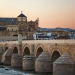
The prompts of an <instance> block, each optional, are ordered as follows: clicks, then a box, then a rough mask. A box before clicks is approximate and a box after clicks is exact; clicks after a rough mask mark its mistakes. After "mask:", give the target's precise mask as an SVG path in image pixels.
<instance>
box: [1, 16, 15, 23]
mask: <svg viewBox="0 0 75 75" xmlns="http://www.w3.org/2000/svg"><path fill="white" fill-rule="evenodd" d="M11 21H12V18H3V17H1V18H0V22H8V23H11ZM13 22H14V23H16V18H13Z"/></svg>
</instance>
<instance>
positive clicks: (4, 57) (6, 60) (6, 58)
mask: <svg viewBox="0 0 75 75" xmlns="http://www.w3.org/2000/svg"><path fill="white" fill-rule="evenodd" d="M11 56H12V50H11V49H10V48H9V49H7V50H6V51H5V52H4V54H3V55H2V59H1V62H2V63H3V64H4V65H11Z"/></svg>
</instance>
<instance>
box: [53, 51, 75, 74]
mask: <svg viewBox="0 0 75 75" xmlns="http://www.w3.org/2000/svg"><path fill="white" fill-rule="evenodd" d="M53 75H74V61H73V60H72V58H71V57H70V55H69V53H68V52H67V53H65V54H63V55H62V56H61V57H59V58H58V59H57V60H56V61H55V62H54V63H53Z"/></svg>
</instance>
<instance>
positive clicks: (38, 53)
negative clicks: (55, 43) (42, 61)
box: [36, 47, 43, 58]
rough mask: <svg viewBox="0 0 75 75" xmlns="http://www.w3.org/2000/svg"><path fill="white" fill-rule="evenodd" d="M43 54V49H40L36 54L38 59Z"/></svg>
mask: <svg viewBox="0 0 75 75" xmlns="http://www.w3.org/2000/svg"><path fill="white" fill-rule="evenodd" d="M42 52H43V49H42V48H41V47H39V48H38V50H37V52H36V58H37V57H38V56H39V55H40V54H41V53H42Z"/></svg>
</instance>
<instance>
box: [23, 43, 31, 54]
mask: <svg viewBox="0 0 75 75" xmlns="http://www.w3.org/2000/svg"><path fill="white" fill-rule="evenodd" d="M22 54H23V55H30V54H31V47H30V46H29V45H28V44H25V45H24V47H23V53H22Z"/></svg>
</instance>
